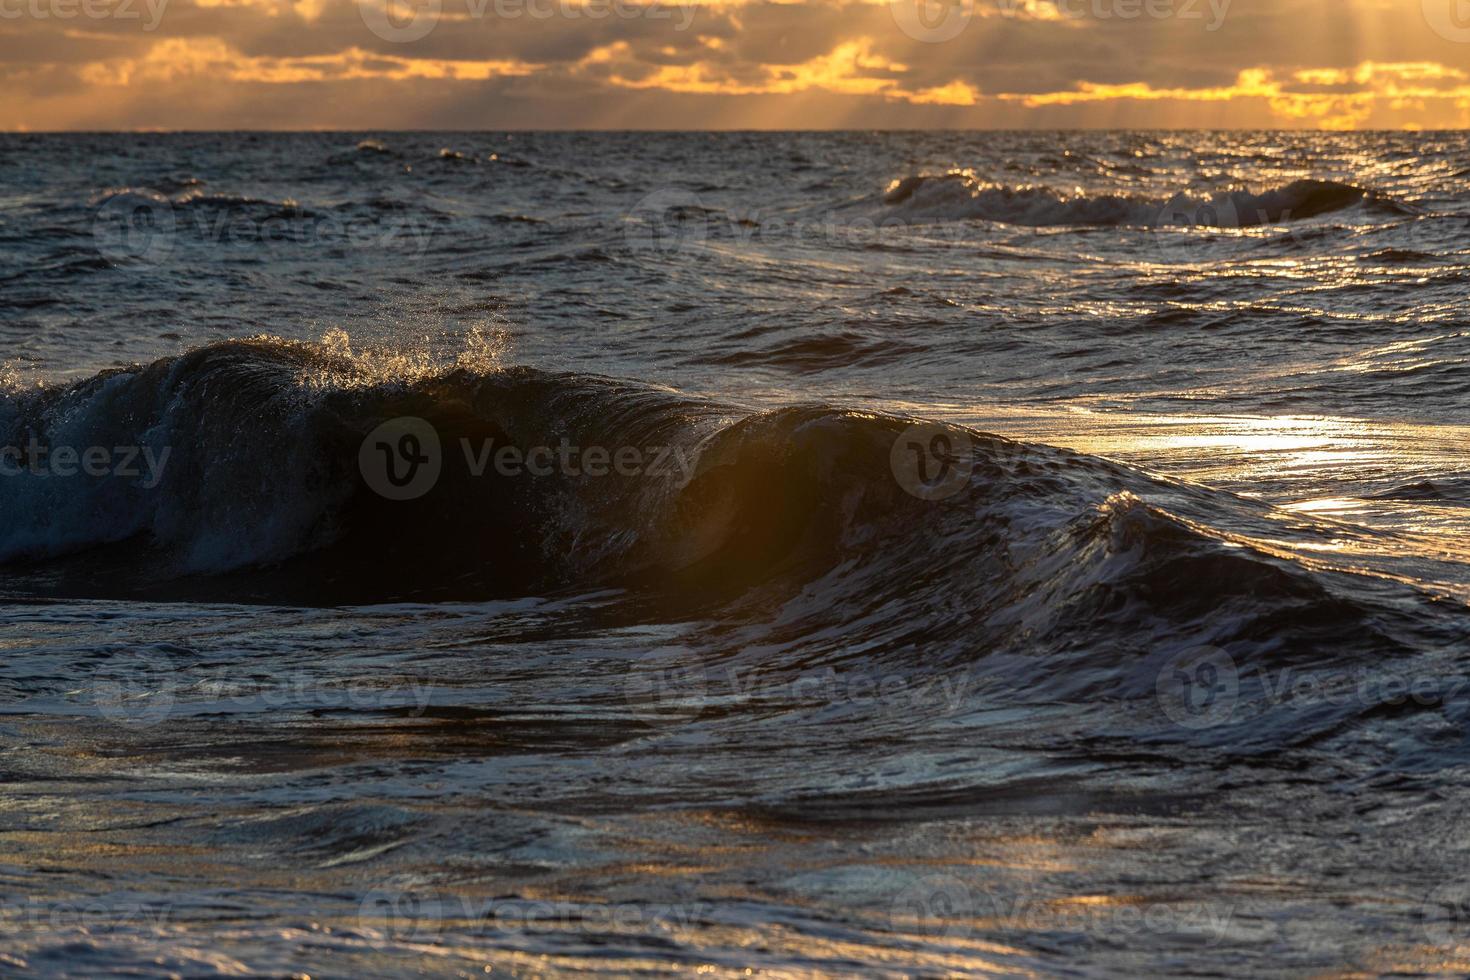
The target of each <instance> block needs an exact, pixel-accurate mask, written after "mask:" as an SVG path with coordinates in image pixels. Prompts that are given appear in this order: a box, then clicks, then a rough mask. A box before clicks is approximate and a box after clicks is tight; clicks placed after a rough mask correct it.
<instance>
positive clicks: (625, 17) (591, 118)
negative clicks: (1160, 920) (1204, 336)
mask: <svg viewBox="0 0 1470 980" xmlns="http://www.w3.org/2000/svg"><path fill="white" fill-rule="evenodd" d="M0 76H3V80H0V86H3V88H0V91H3V92H4V96H3V97H0V130H11V131H13V130H69V129H70V130H75V129H106V130H116V129H140V130H146V129H164V130H174V129H347V130H361V129H557V128H577V129H640V128H651V129H721V128H734V129H827V128H930V127H946V128H1074V127H1102V128H1111V127H1161V128H1311V129H1354V128H1356V129H1416V128H1424V129H1430V128H1470V0H893V2H888V0H862V2H849V0H803V2H781V3H772V2H764V0H649V2H643V0H0Z"/></svg>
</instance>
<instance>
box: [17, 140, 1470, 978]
mask: <svg viewBox="0 0 1470 980" xmlns="http://www.w3.org/2000/svg"><path fill="white" fill-rule="evenodd" d="M1467 300H1470V134H1467V133H1464V132H1422V133H1288V132H1166V131H1148V132H1124V131H1073V132H787V133H781V132H759V133H754V132H720V133H671V132H669V133H665V132H639V133H633V132H629V133H575V132H568V133H560V132H558V133H552V132H513V133H507V132H473V133H469V132H464V133H459V132H433V133H428V132H379V133H333V132H321V133H145V134H105V133H96V134H66V135H62V134H55V135H44V134H41V135H29V134H24V135H22V134H9V135H0V362H3V367H0V975H3V976H17V977H29V976H36V977H86V978H96V977H214V976H221V977H278V978H283V977H308V976H309V977H314V978H322V977H332V978H366V977H398V976H421V977H471V976H475V977H480V976H486V975H513V976H536V977H541V976H548V977H556V976H581V975H586V974H603V975H609V976H653V975H662V974H669V973H697V974H702V975H709V976H715V977H726V976H728V977H746V976H773V977H792V978H796V977H826V976H842V977H849V976H851V977H900V976H911V977H934V976H1015V977H1055V976H1078V977H1082V976H1085V977H1118V978H1125V977H1127V978H1131V977H1139V976H1242V975H1251V976H1291V977H1297V976H1342V975H1359V976H1377V975H1385V974H1393V975H1414V976H1419V975H1446V976H1458V975H1464V974H1465V973H1466V972H1467V971H1470V836H1467V834H1466V832H1465V818H1466V813H1467V811H1470V728H1467V726H1470V304H1467Z"/></svg>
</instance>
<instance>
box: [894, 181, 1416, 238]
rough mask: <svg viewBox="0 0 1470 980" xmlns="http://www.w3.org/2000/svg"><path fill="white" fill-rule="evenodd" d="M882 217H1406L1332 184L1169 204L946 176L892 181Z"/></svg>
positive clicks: (1221, 220) (1045, 221) (1021, 220)
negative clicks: (1361, 212) (1364, 212)
mask: <svg viewBox="0 0 1470 980" xmlns="http://www.w3.org/2000/svg"><path fill="white" fill-rule="evenodd" d="M883 202H884V204H885V205H887V207H888V210H887V212H886V213H885V217H894V216H897V217H901V218H904V219H907V220H912V221H955V220H965V219H979V220H985V221H999V222H1004V223H1006V224H1015V225H1026V226H1031V227H1046V226H1054V225H1104V226H1122V225H1145V226H1191V225H1206V224H1207V225H1213V226H1218V227H1225V228H1232V227H1248V226H1252V225H1260V224H1276V223H1280V222H1286V221H1295V220H1300V219H1305V218H1313V217H1317V216H1319V215H1323V214H1329V213H1332V212H1335V211H1342V210H1345V209H1347V208H1352V207H1356V206H1364V207H1369V208H1373V209H1375V210H1378V211H1382V212H1384V213H1392V214H1407V213H1411V212H1410V210H1409V209H1408V208H1407V207H1406V206H1404V205H1401V204H1399V203H1398V202H1395V201H1392V200H1391V199H1388V198H1385V197H1382V196H1380V195H1378V194H1375V193H1374V192H1372V191H1368V190H1364V189H1363V188H1361V187H1356V186H1354V185H1351V184H1341V183H1337V182H1335V181H1330V180H1298V181H1293V182H1292V183H1290V184H1287V185H1286V186H1285V187H1279V188H1273V189H1271V190H1268V191H1265V192H1264V193H1261V194H1252V193H1249V192H1247V191H1233V192H1229V193H1221V194H1216V195H1213V196H1211V197H1197V196H1190V195H1187V194H1179V195H1176V196H1175V197H1173V198H1170V199H1167V200H1166V199H1162V198H1152V197H1138V196H1130V195H1116V194H1104V195H1097V196H1088V195H1086V194H1075V195H1067V194H1063V193H1060V192H1058V191H1055V190H1052V189H1050V188H1047V187H1042V186H1023V187H1009V186H1005V185H996V184H988V183H985V182H983V181H980V180H978V179H977V178H976V177H974V176H973V175H972V174H969V173H966V172H961V171H951V172H949V173H946V174H939V175H927V174H921V175H915V176H910V177H905V178H903V179H901V180H896V181H894V182H893V184H892V185H891V186H890V187H889V188H888V190H887V192H886V193H885V194H884V196H883Z"/></svg>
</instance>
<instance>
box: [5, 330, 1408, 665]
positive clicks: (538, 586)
mask: <svg viewBox="0 0 1470 980" xmlns="http://www.w3.org/2000/svg"><path fill="white" fill-rule="evenodd" d="M402 418H411V419H417V420H422V422H423V423H424V424H426V425H427V426H429V427H431V429H432V431H433V433H434V440H435V441H437V445H438V450H437V452H438V459H439V461H440V464H441V465H440V467H439V469H440V472H439V475H438V476H437V478H436V479H435V481H434V482H433V483H432V485H431V486H429V487H427V488H425V489H424V491H423V492H422V493H421V494H420V495H418V496H416V497H413V498H412V499H390V496H391V493H390V494H389V495H388V496H385V495H384V493H383V492H382V491H383V487H382V486H381V484H380V483H379V482H375V478H374V475H373V472H372V471H371V469H370V468H367V467H366V465H365V461H366V463H371V462H372V461H373V459H374V458H375V455H376V454H375V452H374V449H375V448H381V447H373V446H371V445H368V446H367V449H366V450H365V448H364V447H365V443H366V442H367V440H368V437H369V436H370V435H371V434H372V433H374V432H375V431H378V430H379V427H380V426H382V425H383V424H384V422H385V421H387V420H392V419H402ZM914 424H915V423H913V421H912V420H906V419H901V418H895V417H891V416H885V415H877V414H867V413H855V412H851V411H845V410H842V409H838V408H833V407H829V406H824V405H817V406H806V407H796V408H788V409H782V410H777V411H772V412H763V413H757V414H751V415H742V414H740V413H738V412H734V411H732V410H731V409H729V408H728V407H725V406H720V405H715V404H711V403H709V402H706V401H702V400H699V399H695V398H691V397H687V396H684V395H681V394H679V393H677V392H674V391H671V390H669V389H665V388H659V387H651V386H647V385H642V384H637V383H633V382H624V381H617V380H613V379H608V378H602V377H596V376H588V375H577V374H553V373H545V372H541V371H537V370H533V369H530V368H508V369H486V368H485V367H484V366H483V365H481V366H459V367H453V368H448V369H444V370H421V371H418V372H406V373H403V374H402V375H401V376H399V377H385V376H384V372H383V371H382V370H381V367H380V366H379V367H374V366H373V365H372V364H371V363H370V362H366V361H365V360H364V359H363V358H362V357H360V356H353V355H352V354H350V353H348V352H344V351H343V350H341V349H340V348H337V347H334V346H333V345H331V344H311V343H302V342H292V341H282V340H278V339H273V338H257V339H253V340H242V341H228V342H223V343H217V344H213V345H210V346H207V347H204V348H200V349H197V350H194V351H192V352H190V353H188V354H185V355H183V356H180V357H176V358H169V359H165V360H161V361H158V362H156V363H154V364H151V365H148V366H146V367H139V368H133V369H127V370H114V371H108V372H104V373H102V374H100V375H98V376H96V377H93V378H91V379H88V380H86V381H83V382H80V383H76V384H73V385H70V386H65V387H50V388H42V389H38V390H32V391H28V392H17V391H14V390H12V391H10V392H9V393H7V394H4V395H3V396H0V448H4V449H5V450H6V451H7V452H8V454H9V455H8V457H7V458H8V459H9V460H10V463H11V466H10V470H11V472H9V473H8V475H7V476H6V477H5V478H4V479H3V481H0V492H3V493H4V494H5V507H4V510H3V517H0V562H3V563H4V564H5V570H4V573H3V575H0V582H3V583H4V587H5V588H7V589H8V590H10V591H12V592H16V591H26V590H39V591H52V592H56V591H60V592H65V593H70V594H75V593H79V592H80V593H89V594H93V593H95V594H104V593H112V594H115V593H124V594H160V595H194V596H210V597H218V598H227V599H230V600H242V601H251V600H272V601H275V600H288V601H293V602H305V603H320V602H339V601H354V602H355V601H386V600H390V599H398V598H410V597H412V598H443V597H461V598H478V597H491V596H509V595H529V594H544V593H546V592H548V591H552V590H558V589H588V588H602V587H621V588H625V589H630V590H632V592H633V593H635V594H641V595H658V596H662V597H666V598H668V597H672V600H671V601H677V602H680V603H695V604H699V605H708V604H711V603H714V604H725V603H730V602H734V603H737V604H742V605H748V604H750V603H756V604H757V605H760V604H762V603H765V602H768V601H769V602H774V603H776V607H782V608H784V609H785V610H786V612H785V613H783V615H786V616H790V617H793V619H792V622H791V623H790V624H789V625H790V628H791V629H792V630H794V631H795V632H796V633H797V634H799V635H802V636H807V637H813V636H818V635H821V634H822V633H823V632H824V631H828V630H839V628H840V630H841V631H842V632H843V635H846V631H847V630H848V627H849V626H850V624H851V623H853V622H858V621H867V622H869V624H870V626H871V628H872V629H873V630H874V635H875V637H883V638H885V643H886V645H887V646H888V647H890V648H893V649H901V648H914V647H915V645H919V646H924V647H926V648H929V649H933V650H934V651H936V653H935V654H934V655H935V656H939V655H940V653H939V652H938V651H966V654H965V655H967V656H969V655H973V653H974V651H975V650H976V649H981V650H1000V649H1008V648H1015V647H1017V646H1018V645H1020V644H1022V643H1023V642H1024V643H1030V644H1035V643H1040V644H1043V645H1044V646H1046V647H1048V648H1053V649H1064V648H1066V647H1067V646H1068V645H1069V644H1074V643H1077V642H1083V641H1084V640H1085V641H1086V642H1089V643H1094V644H1097V643H1103V639H1101V638H1102V637H1107V638H1110V639H1108V640H1107V644H1111V645H1113V646H1114V647H1117V650H1116V652H1115V653H1114V654H1113V655H1115V656H1123V655H1124V654H1123V653H1122V652H1121V650H1122V647H1118V646H1117V645H1118V644H1120V643H1122V642H1123V639H1124V638H1126V637H1128V636H1130V635H1133V636H1137V635H1142V634H1141V633H1140V631H1143V632H1144V633H1146V634H1147V635H1149V636H1151V637H1154V638H1155V640H1157V638H1158V637H1159V636H1160V635H1177V636H1178V637H1180V638H1184V637H1196V638H1199V637H1205V638H1208V641H1209V642H1212V643H1224V642H1227V641H1228V642H1232V643H1235V644H1245V645H1247V646H1249V647H1252V648H1255V649H1259V650H1261V651H1263V652H1264V651H1269V650H1291V651H1293V653H1294V655H1300V654H1302V653H1303V652H1306V653H1310V651H1312V650H1314V649H1319V648H1321V647H1323V646H1324V645H1334V646H1336V647H1337V648H1338V649H1339V650H1340V649H1341V648H1342V647H1343V646H1344V645H1345V644H1346V645H1350V646H1351V647H1352V648H1353V649H1359V650H1364V651H1369V650H1371V651H1375V652H1377V653H1380V654H1381V653H1383V652H1385V651H1389V650H1392V649H1394V648H1395V647H1396V645H1397V644H1396V641H1395V640H1394V639H1393V637H1394V636H1395V635H1396V633H1397V631H1398V630H1399V629H1401V628H1412V625H1411V624H1409V623H1407V620H1408V619H1412V617H1411V616H1407V617H1406V615H1405V614H1404V613H1403V612H1402V611H1401V610H1400V609H1399V607H1398V606H1397V605H1396V603H1397V602H1399V601H1400V600H1401V599H1402V597H1398V598H1396V599H1395V600H1394V601H1393V602H1389V601H1385V600H1383V599H1382V597H1381V596H1380V595H1379V594H1378V593H1379V591H1381V584H1378V585H1375V584H1372V583H1369V584H1366V585H1365V584H1364V583H1363V582H1361V581H1359V580H1358V579H1357V578H1356V577H1354V576H1350V575H1341V574H1337V573H1328V572H1323V571H1320V570H1313V569H1311V568H1308V567H1306V566H1304V565H1302V564H1300V563H1299V562H1297V561H1294V560H1292V559H1291V558H1290V557H1289V556H1283V555H1282V554H1280V553H1272V552H1271V551H1270V550H1269V549H1264V548H1261V549H1258V548H1254V547H1251V546H1250V545H1249V543H1248V539H1247V538H1245V537H1243V536H1242V534H1241V533H1240V532H1239V530H1228V531H1227V530H1225V529H1224V528H1225V527H1227V526H1232V527H1234V528H1237V529H1240V528H1243V529H1245V530H1246V531H1249V530H1250V529H1251V523H1252V522H1255V523H1256V525H1257V526H1258V528H1259V530H1260V536H1261V537H1263V538H1264V537H1265V536H1266V535H1268V534H1269V533H1270V528H1269V525H1268V523H1267V522H1266V520H1265V518H1264V517H1262V516H1261V514H1260V513H1259V510H1260V507H1261V505H1257V504H1251V503H1249V502H1246V501H1242V500H1240V499H1238V498H1234V497H1230V496H1228V495H1224V494H1219V493H1215V492H1212V491H1208V490H1204V489H1200V488H1191V487H1187V486H1184V485H1181V484H1174V483H1170V482H1166V481H1160V480H1157V479H1154V478H1151V477H1148V476H1146V475H1144V474H1141V473H1138V472H1136V471H1133V470H1130V469H1128V468H1126V467H1122V466H1119V465H1117V464H1113V463H1109V462H1106V461H1103V460H1098V459H1095V458H1091V457H1087V456H1082V455H1079V454H1076V453H1072V452H1068V451H1064V450H1059V449H1052V448H1048V447H1043V446H1033V445H1027V444H1024V443H1016V442H1011V441H1009V440H1006V439H1002V438H999V437H995V436H987V435H984V434H981V433H978V432H973V431H970V430H965V429H959V428H954V427H946V428H943V429H941V430H939V431H941V432H943V433H945V434H946V443H947V444H952V445H953V446H954V447H956V449H955V451H954V453H955V454H954V456H953V458H952V459H951V460H949V462H952V463H954V464H955V465H962V466H964V467H965V472H966V473H967V474H968V476H967V478H965V479H964V482H963V484H962V485H961V486H958V487H955V488H953V492H952V494H950V495H948V496H946V497H945V498H944V499H924V498H926V497H932V495H927V494H925V493H922V492H920V491H915V492H910V491H911V490H914V486H912V485H911V484H912V479H911V477H912V474H909V473H907V471H906V470H905V469H904V465H905V463H904V461H905V460H906V459H907V453H906V451H905V446H904V443H903V440H904V439H906V438H910V436H911V433H912V432H913V431H914V430H913V429H911V426H912V425H914ZM426 444H427V441H425V443H423V444H416V445H415V446H414V449H415V451H416V452H420V453H422V452H424V445H426ZM924 444H925V443H923V442H922V440H921V441H920V442H919V443H918V445H919V446H920V447H921V448H922V446H923V445H924ZM393 445H394V443H393V442H392V441H391V440H389V441H388V442H387V446H388V450H387V451H388V452H389V453H391V451H392V447H393ZM68 446H69V447H73V448H74V449H75V450H76V451H77V452H78V453H81V452H84V451H85V448H86V447H126V446H135V447H141V448H142V450H143V453H142V458H143V459H148V458H152V459H153V460H166V463H165V464H164V465H161V466H159V467H157V468H156V472H153V473H151V474H150V473H148V472H143V473H141V474H140V475H139V477H134V478H126V477H124V476H119V475H117V474H114V473H110V474H106V475H97V476H90V475H85V474H83V475H74V476H72V477H71V478H58V477H57V476H56V475H54V474H47V473H39V472H31V471H30V470H26V469H22V468H19V467H16V466H15V465H14V463H15V461H16V460H17V459H26V460H29V459H30V458H33V457H38V456H39V455H40V454H39V453H38V449H37V447H45V449H46V450H47V451H48V452H49V453H50V454H51V458H54V453H55V451H56V450H57V449H58V448H59V447H68ZM560 446H569V447H571V449H572V451H573V452H574V453H579V454H580V455H578V456H577V457H576V458H577V459H578V460H579V461H581V464H579V465H577V466H566V465H559V466H551V465H548V466H547V467H546V468H545V469H544V471H538V472H536V473H533V472H531V469H532V468H531V467H530V466H529V465H527V466H521V465H519V464H518V465H517V467H516V468H515V470H514V471H507V470H506V469H504V468H503V467H499V466H491V465H488V461H489V460H491V459H492V458H493V457H494V454H495V453H496V452H498V451H500V450H502V449H505V448H506V447H514V448H515V450H516V451H517V453H518V454H519V455H520V456H521V457H523V458H524V459H526V460H527V461H529V458H530V453H529V451H530V449H531V448H532V447H547V449H548V451H553V447H560ZM589 447H599V452H600V454H601V455H599V456H598V457H597V458H599V459H600V462H601V469H600V470H599V471H596V472H590V471H591V470H592V467H590V466H587V465H582V464H585V463H586V462H587V461H588V460H591V459H593V458H594V457H593V455H592V454H591V453H590V452H589V451H588V448H589ZM620 450H624V451H631V452H634V453H635V454H636V456H637V459H638V466H637V467H633V468H630V469H623V468H619V467H614V466H612V465H611V462H610V461H611V460H614V459H617V458H619V457H618V452H619V451H620ZM935 459H936V460H938V457H935ZM660 460H661V462H658V461H660ZM656 462H658V465H657V466H655V463H656ZM546 463H547V464H550V463H551V458H550V457H549V456H548V457H547V458H546ZM477 464H478V468H477ZM17 469H21V471H20V472H15V470H17ZM140 477H141V478H140ZM906 488H907V489H906ZM1253 508H1254V509H1253ZM1212 522H1214V523H1212ZM1242 542H1246V543H1244V544H1243V543H1242ZM793 596H797V597H800V596H809V597H810V601H809V602H805V601H797V602H796V603H795V605H792V604H791V603H792V597H793ZM772 608H775V607H772ZM1181 642H1182V640H1181ZM1107 644H1104V645H1107ZM1078 682H1079V683H1082V682H1081V680H1080V679H1079V681H1078Z"/></svg>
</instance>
